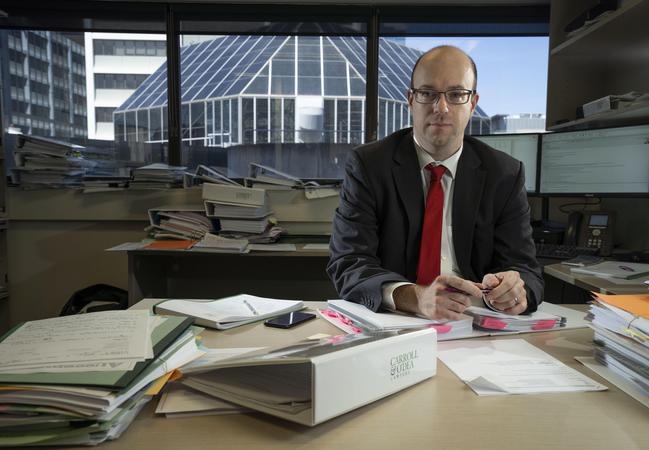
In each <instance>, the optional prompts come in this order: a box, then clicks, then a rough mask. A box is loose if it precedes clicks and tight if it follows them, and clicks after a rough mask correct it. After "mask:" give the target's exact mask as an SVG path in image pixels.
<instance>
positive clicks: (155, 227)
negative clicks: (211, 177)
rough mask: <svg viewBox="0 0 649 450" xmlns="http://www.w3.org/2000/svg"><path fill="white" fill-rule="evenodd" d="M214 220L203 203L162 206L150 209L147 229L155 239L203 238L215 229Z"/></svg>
mask: <svg viewBox="0 0 649 450" xmlns="http://www.w3.org/2000/svg"><path fill="white" fill-rule="evenodd" d="M214 225H215V224H214V222H213V221H212V220H210V219H209V218H207V217H206V216H205V211H204V209H203V207H202V206H201V205H197V206H193V205H185V206H160V207H157V208H152V209H150V210H149V226H148V227H147V229H146V231H148V232H149V235H150V236H151V237H152V238H154V239H192V240H199V239H202V238H203V236H205V235H206V234H207V233H209V232H210V231H214V229H215V228H214Z"/></svg>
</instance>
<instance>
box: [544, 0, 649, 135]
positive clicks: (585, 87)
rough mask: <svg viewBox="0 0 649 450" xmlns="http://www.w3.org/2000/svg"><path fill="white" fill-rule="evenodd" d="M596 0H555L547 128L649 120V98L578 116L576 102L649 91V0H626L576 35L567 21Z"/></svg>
mask: <svg viewBox="0 0 649 450" xmlns="http://www.w3.org/2000/svg"><path fill="white" fill-rule="evenodd" d="M597 3H598V2H597V1H593V0H590V1H586V0H578V1H570V2H566V1H563V0H552V5H551V14H550V54H549V63H548V104H547V112H546V115H547V117H546V124H547V128H548V130H555V131H556V130H566V129H586V128H600V127H607V126H616V125H633V124H641V123H649V102H645V103H644V106H641V105H638V106H635V107H633V106H632V107H629V108H625V109H621V110H619V111H611V112H607V113H603V114H598V115H595V116H591V117H587V118H582V119H577V114H576V111H577V108H578V107H579V106H582V105H583V104H584V103H588V102H590V101H593V100H597V99H599V98H602V97H605V96H607V95H611V94H623V93H626V92H629V91H638V92H643V93H647V92H649V77H648V76H647V73H649V53H648V51H647V49H648V48H649V26H647V18H648V17H649V0H625V1H623V0H621V1H620V2H619V6H618V8H617V9H616V10H615V11H611V12H608V13H606V14H605V15H603V16H601V17H600V18H599V20H598V21H597V22H596V23H594V24H593V25H591V26H590V27H588V28H586V29H582V30H580V31H579V32H577V33H575V34H574V35H571V36H567V34H566V32H565V31H564V29H565V27H566V25H567V24H569V23H570V22H571V21H572V20H574V19H575V18H576V17H578V16H579V15H580V14H581V13H582V12H584V11H586V10H587V9H589V8H592V7H593V6H594V5H596V4H597Z"/></svg>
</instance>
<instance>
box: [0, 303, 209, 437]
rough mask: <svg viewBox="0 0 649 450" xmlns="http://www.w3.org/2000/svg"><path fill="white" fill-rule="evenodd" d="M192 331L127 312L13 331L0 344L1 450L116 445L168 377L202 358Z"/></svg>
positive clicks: (177, 321)
mask: <svg viewBox="0 0 649 450" xmlns="http://www.w3.org/2000/svg"><path fill="white" fill-rule="evenodd" d="M190 325H191V320H190V319H187V318H181V317H165V318H161V317H155V316H151V315H150V313H149V311H147V310H129V311H104V312H97V313H89V314H81V315H75V316H66V317H57V318H53V319H45V320H37V321H32V322H26V323H24V324H22V325H20V326H18V327H16V328H14V329H13V330H11V331H10V332H9V333H8V334H7V335H5V336H4V337H3V338H2V341H0V412H1V413H0V429H1V430H2V432H1V433H0V447H4V446H8V447H20V446H33V445H38V446H42V445H95V444H99V443H101V442H103V441H106V440H112V439H116V438H117V437H119V436H120V434H121V433H122V432H124V430H126V428H128V426H129V425H130V423H131V422H132V421H133V419H134V418H135V417H136V415H137V414H138V412H139V411H140V410H141V409H142V408H143V406H144V405H145V404H146V403H147V401H148V400H150V398H151V396H152V395H154V394H155V393H157V392H158V391H159V390H160V388H161V387H162V386H163V385H164V383H165V382H166V380H167V379H168V377H169V375H170V372H171V371H173V370H175V369H176V368H178V367H180V366H182V365H184V364H187V363H188V362H190V361H192V360H194V359H196V358H198V357H200V356H201V355H202V354H203V352H201V351H199V350H198V348H197V346H196V333H197V332H198V330H197V329H195V328H192V327H190Z"/></svg>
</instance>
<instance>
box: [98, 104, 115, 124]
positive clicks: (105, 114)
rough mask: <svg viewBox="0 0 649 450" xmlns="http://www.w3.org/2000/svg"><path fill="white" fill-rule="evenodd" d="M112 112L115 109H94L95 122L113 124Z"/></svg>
mask: <svg viewBox="0 0 649 450" xmlns="http://www.w3.org/2000/svg"><path fill="white" fill-rule="evenodd" d="M113 111H115V108H95V120H96V121H97V122H111V123H112V122H113Z"/></svg>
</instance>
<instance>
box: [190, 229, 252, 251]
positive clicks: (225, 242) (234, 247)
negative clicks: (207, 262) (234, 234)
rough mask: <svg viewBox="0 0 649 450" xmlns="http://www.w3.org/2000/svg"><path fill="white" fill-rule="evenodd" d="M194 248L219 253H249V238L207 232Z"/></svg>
mask: <svg viewBox="0 0 649 450" xmlns="http://www.w3.org/2000/svg"><path fill="white" fill-rule="evenodd" d="M193 248H195V249H197V250H200V251H215V252H219V253H248V252H249V251H250V250H249V248H248V240H247V239H234V238H227V237H222V236H218V235H216V234H212V233H206V234H205V236H203V238H202V239H201V240H200V241H198V242H197V243H196V244H194V246H193Z"/></svg>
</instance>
